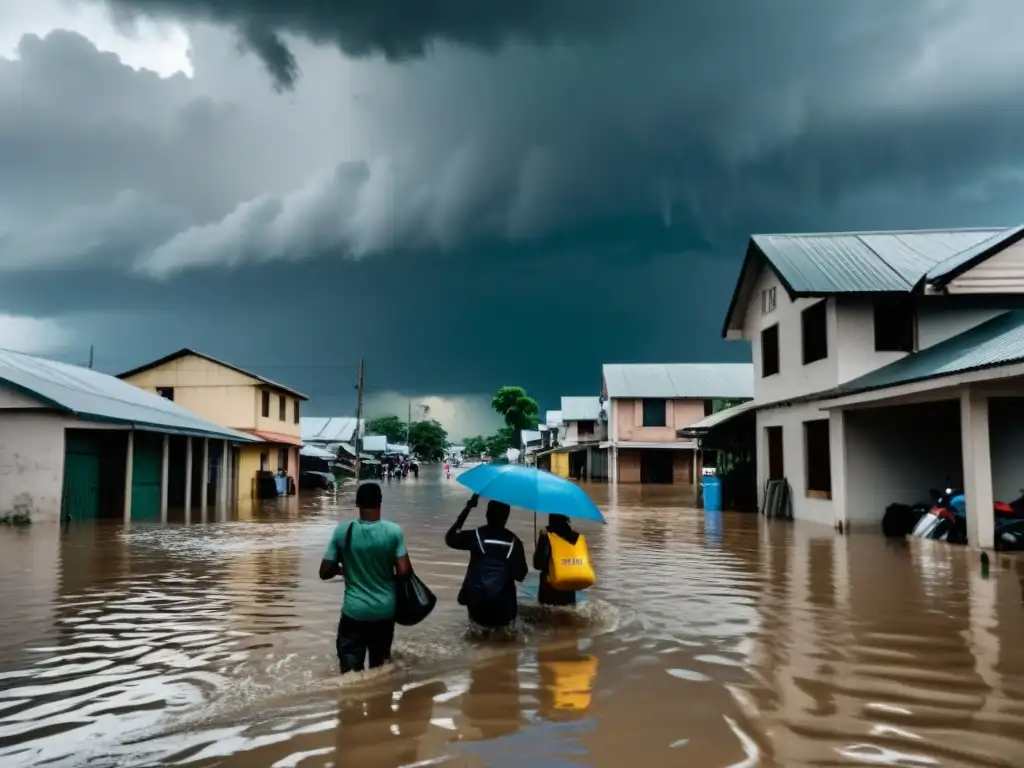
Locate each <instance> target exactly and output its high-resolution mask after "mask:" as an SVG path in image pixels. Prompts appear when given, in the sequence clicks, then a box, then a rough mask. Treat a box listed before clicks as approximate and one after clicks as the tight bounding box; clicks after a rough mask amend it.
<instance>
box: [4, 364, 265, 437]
mask: <svg viewBox="0 0 1024 768" xmlns="http://www.w3.org/2000/svg"><path fill="white" fill-rule="evenodd" d="M0 383H4V384H7V385H9V386H11V387H13V388H14V389H16V390H18V391H20V392H22V393H23V394H25V395H27V396H28V397H31V398H33V399H35V400H39V401H40V402H42V403H45V404H46V405H48V406H50V407H51V408H54V409H56V410H59V411H63V412H65V413H70V414H73V415H75V416H77V417H79V418H82V419H92V420H95V421H106V422H112V423H116V424H125V425H130V426H132V427H134V428H135V429H139V430H148V431H152V432H168V433H175V434H182V435H191V436H194V437H213V438H216V439H220V440H231V441H233V442H237V443H259V442H262V440H260V439H259V438H258V437H254V436H253V435H249V434H246V433H245V432H238V431H236V430H233V429H228V428H227V427H222V426H220V425H218V424H214V423H212V422H209V421H206V420H205V419H201V418H199V417H198V416H196V415H195V414H194V413H192V412H191V411H188V410H185V409H184V408H182V407H181V406H179V405H175V404H174V403H172V402H171V401H170V400H167V399H166V398H163V397H160V396H159V395H155V394H153V393H151V392H146V391H145V390H143V389H139V388H138V387H136V386H134V385H132V384H129V383H128V382H126V381H121V380H120V379H119V378H117V377H116V376H110V375H108V374H106V373H100V372H99V371H94V370H91V369H89V368H82V367H79V366H77V365H68V364H67V363H59V362H57V361H56V360H47V359H46V358H42V357H34V356H32V355H25V354H22V353H20V352H11V351H8V350H0Z"/></svg>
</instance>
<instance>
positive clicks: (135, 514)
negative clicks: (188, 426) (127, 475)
mask: <svg viewBox="0 0 1024 768" xmlns="http://www.w3.org/2000/svg"><path fill="white" fill-rule="evenodd" d="M163 456H164V447H163V436H161V435H155V434H153V433H152V432H136V433H135V451H134V452H133V454H132V520H159V519H160V479H161V473H162V468H163Z"/></svg>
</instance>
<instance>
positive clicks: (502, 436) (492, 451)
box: [487, 427, 519, 459]
mask: <svg viewBox="0 0 1024 768" xmlns="http://www.w3.org/2000/svg"><path fill="white" fill-rule="evenodd" d="M518 447H519V430H517V429H514V428H513V427H502V428H501V429H499V430H498V431H497V432H495V433H494V434H493V435H491V436H490V437H488V438H487V455H488V456H490V457H491V458H492V459H504V458H505V451H507V450H508V449H509V448H518Z"/></svg>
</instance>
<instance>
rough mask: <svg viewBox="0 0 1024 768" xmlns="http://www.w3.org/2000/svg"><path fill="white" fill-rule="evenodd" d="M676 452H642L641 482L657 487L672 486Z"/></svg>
mask: <svg viewBox="0 0 1024 768" xmlns="http://www.w3.org/2000/svg"><path fill="white" fill-rule="evenodd" d="M674 453H675V452H674V451H657V450H646V451H640V482H641V483H653V484H657V485H671V484H672V483H673V482H674V480H675V478H674V476H673V471H672V468H673V464H674V459H675V456H674Z"/></svg>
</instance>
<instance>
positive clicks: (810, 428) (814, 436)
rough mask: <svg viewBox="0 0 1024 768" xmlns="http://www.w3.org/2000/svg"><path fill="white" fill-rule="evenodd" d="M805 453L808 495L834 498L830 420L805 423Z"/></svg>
mask: <svg viewBox="0 0 1024 768" xmlns="http://www.w3.org/2000/svg"><path fill="white" fill-rule="evenodd" d="M804 453H805V454H806V456H807V495H808V496H813V497H816V498H820V499H831V498H832V456H831V451H830V447H829V428H828V419H817V420H815V421H805V422H804Z"/></svg>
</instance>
